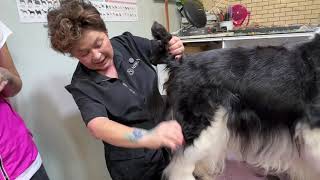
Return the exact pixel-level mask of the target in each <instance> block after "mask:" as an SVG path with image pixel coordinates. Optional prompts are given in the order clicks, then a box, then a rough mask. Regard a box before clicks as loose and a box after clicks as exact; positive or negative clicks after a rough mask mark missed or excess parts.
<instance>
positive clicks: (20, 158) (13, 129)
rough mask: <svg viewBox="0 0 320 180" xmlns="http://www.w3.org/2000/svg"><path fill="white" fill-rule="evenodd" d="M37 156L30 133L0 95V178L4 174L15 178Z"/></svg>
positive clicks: (3, 176) (2, 179)
mask: <svg viewBox="0 0 320 180" xmlns="http://www.w3.org/2000/svg"><path fill="white" fill-rule="evenodd" d="M37 156H38V150H37V147H36V145H35V143H34V142H33V140H32V134H31V133H30V132H29V131H28V129H27V128H26V126H25V124H24V122H23V120H22V119H21V117H20V116H19V115H18V114H17V113H16V112H15V111H14V110H13V108H12V107H11V105H10V104H9V102H7V101H6V100H5V99H3V98H2V97H0V166H1V167H0V180H4V179H5V177H6V176H7V177H9V179H16V178H17V177H18V176H20V175H21V174H23V173H24V172H25V171H26V170H27V169H28V168H29V166H31V165H32V164H33V162H34V161H35V160H36V158H37Z"/></svg>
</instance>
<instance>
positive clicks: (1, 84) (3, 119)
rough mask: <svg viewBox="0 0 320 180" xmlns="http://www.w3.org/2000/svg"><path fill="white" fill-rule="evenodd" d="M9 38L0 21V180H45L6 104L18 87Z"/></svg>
mask: <svg viewBox="0 0 320 180" xmlns="http://www.w3.org/2000/svg"><path fill="white" fill-rule="evenodd" d="M10 34H11V31H10V30H9V29H8V28H7V27H6V26H5V25H4V24H3V23H2V22H1V21H0V180H4V179H5V180H8V179H17V180H19V179H20V180H27V179H31V180H48V179H49V178H48V176H47V174H46V171H45V169H44V167H43V166H42V160H41V157H40V154H39V152H38V150H37V147H36V145H35V143H34V142H33V140H32V135H31V133H30V132H29V130H28V129H27V127H26V126H25V124H24V122H23V120H22V119H21V117H20V116H19V115H18V114H17V113H16V112H15V111H14V109H13V108H12V107H11V105H10V103H9V102H8V100H7V98H8V97H12V96H14V95H16V94H17V93H18V92H19V91H20V90H21V87H22V82H21V79H20V76H19V74H18V72H17V70H16V68H15V66H14V63H13V61H12V58H11V55H10V52H9V50H8V47H7V45H6V39H7V37H8V36H9V35H10Z"/></svg>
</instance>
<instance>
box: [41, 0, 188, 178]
mask: <svg viewBox="0 0 320 180" xmlns="http://www.w3.org/2000/svg"><path fill="white" fill-rule="evenodd" d="M47 18H48V34H49V37H50V41H51V46H52V48H53V49H54V50H56V51H57V52H59V53H62V54H69V55H71V56H72V57H75V58H76V59H78V60H79V64H78V66H77V68H76V70H75V72H74V75H73V78H72V81H71V84H70V85H68V86H67V87H66V88H67V90H68V91H69V92H70V93H71V94H72V96H73V98H74V100H75V102H76V103H77V105H78V108H79V110H80V112H81V115H82V118H83V120H84V122H85V123H86V125H87V127H88V129H89V130H90V132H91V133H92V135H93V136H95V137H96V138H98V139H101V140H102V141H103V142H104V145H105V159H106V164H107V167H108V170H109V173H110V175H111V177H112V178H113V179H115V180H138V179H139V180H156V179H160V178H161V173H162V170H163V169H164V168H165V166H166V165H167V163H168V159H167V152H166V151H165V150H164V149H163V147H168V148H171V149H172V150H175V149H176V148H177V147H178V146H180V145H182V143H183V135H182V132H181V127H180V125H179V124H178V123H177V122H176V121H173V120H171V121H164V122H161V123H160V124H158V125H156V123H155V119H159V118H160V117H161V115H155V114H151V112H152V110H150V107H149V106H148V105H149V104H150V103H151V102H152V103H154V104H153V106H152V107H156V105H157V106H162V105H163V101H162V98H161V95H160V93H159V90H158V87H157V84H158V82H157V74H156V72H155V70H154V69H153V67H152V65H151V63H150V57H151V55H152V52H154V51H155V50H156V49H157V42H156V41H152V40H147V39H144V38H141V37H136V36H133V35H132V34H131V33H129V32H126V33H124V34H122V35H120V36H117V37H114V38H112V39H109V37H108V32H107V28H106V26H105V24H104V22H103V20H102V18H101V17H100V14H99V12H98V11H97V9H96V8H95V7H94V6H92V5H91V4H89V3H85V2H79V1H76V0H73V1H71V2H70V1H69V2H62V3H61V6H60V7H58V8H56V9H53V10H51V11H49V12H48V16H47ZM169 51H170V53H171V54H172V55H174V56H175V57H176V58H177V59H178V58H180V57H181V55H182V53H183V51H184V47H183V44H182V42H181V40H180V39H179V38H177V37H173V38H172V39H171V40H170V42H169Z"/></svg>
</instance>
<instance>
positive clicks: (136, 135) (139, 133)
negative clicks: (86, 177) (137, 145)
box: [126, 128, 148, 142]
mask: <svg viewBox="0 0 320 180" xmlns="http://www.w3.org/2000/svg"><path fill="white" fill-rule="evenodd" d="M147 133H148V131H147V130H144V129H139V128H134V129H133V131H132V132H131V133H128V134H126V139H128V140H129V141H131V142H137V141H139V140H140V139H141V138H142V137H143V136H144V135H145V134H147Z"/></svg>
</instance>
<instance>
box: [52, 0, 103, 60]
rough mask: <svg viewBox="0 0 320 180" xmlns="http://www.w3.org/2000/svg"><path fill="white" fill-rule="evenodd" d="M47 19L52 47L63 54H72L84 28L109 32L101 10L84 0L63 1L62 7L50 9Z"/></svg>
mask: <svg viewBox="0 0 320 180" xmlns="http://www.w3.org/2000/svg"><path fill="white" fill-rule="evenodd" d="M47 20H48V36H49V38H50V41H51V47H52V48H53V49H54V50H56V51H57V52H60V53H63V54H65V53H69V54H70V52H71V49H72V47H73V45H74V43H75V42H76V41H77V40H79V39H80V38H81V34H82V31H83V30H88V29H90V30H96V31H101V32H106V33H107V32H108V30H107V28H106V26H105V24H104V22H103V20H102V18H101V16H100V13H99V11H98V10H97V9H96V8H95V7H94V6H93V5H92V4H90V3H86V2H84V1H82V0H80V1H79V0H64V1H61V2H60V7H57V8H55V9H51V10H49V12H48V15H47Z"/></svg>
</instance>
